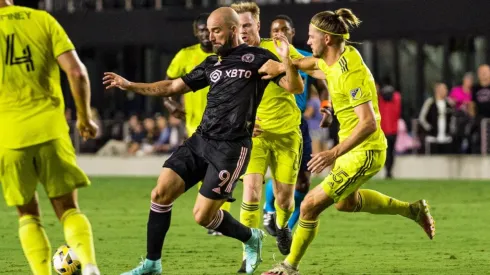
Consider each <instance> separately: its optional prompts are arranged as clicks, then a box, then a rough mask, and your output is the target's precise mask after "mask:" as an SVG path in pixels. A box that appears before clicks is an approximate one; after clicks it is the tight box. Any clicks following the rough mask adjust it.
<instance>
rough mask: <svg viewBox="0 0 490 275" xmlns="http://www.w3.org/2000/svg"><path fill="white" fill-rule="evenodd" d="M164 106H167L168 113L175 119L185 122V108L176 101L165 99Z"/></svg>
mask: <svg viewBox="0 0 490 275" xmlns="http://www.w3.org/2000/svg"><path fill="white" fill-rule="evenodd" d="M163 106H165V108H167V110H168V112H169V113H170V114H171V115H173V116H174V117H176V118H178V119H181V120H183V121H185V111H184V108H183V107H182V105H181V104H179V103H178V102H177V101H175V100H173V99H171V98H169V97H165V98H164V99H163Z"/></svg>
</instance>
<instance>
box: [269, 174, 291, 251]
mask: <svg viewBox="0 0 490 275" xmlns="http://www.w3.org/2000/svg"><path fill="white" fill-rule="evenodd" d="M294 190H295V185H294V184H285V183H281V182H279V181H277V180H274V196H275V198H276V199H275V203H274V205H275V208H276V227H277V228H276V235H277V236H276V242H277V247H278V248H279V251H280V252H281V254H283V255H288V254H289V252H290V249H291V242H292V236H291V229H290V228H289V226H288V220H289V218H290V217H291V214H292V213H293V211H294Z"/></svg>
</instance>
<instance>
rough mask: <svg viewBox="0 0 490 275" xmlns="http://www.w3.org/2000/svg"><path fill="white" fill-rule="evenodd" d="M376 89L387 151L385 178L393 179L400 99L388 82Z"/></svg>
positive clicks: (377, 86)
mask: <svg viewBox="0 0 490 275" xmlns="http://www.w3.org/2000/svg"><path fill="white" fill-rule="evenodd" d="M376 88H377V89H378V104H379V113H380V114H381V129H382V130H383V132H384V133H385V135H386V139H387V141H388V149H387V151H386V152H387V154H386V163H385V167H386V177H387V178H389V179H391V178H393V164H394V161H395V144H396V138H397V133H398V120H399V119H400V117H401V112H402V105H401V104H402V102H401V101H402V99H401V95H400V92H398V91H396V90H395V88H394V87H393V86H391V85H390V84H389V81H387V82H386V83H384V86H383V87H382V88H379V84H376Z"/></svg>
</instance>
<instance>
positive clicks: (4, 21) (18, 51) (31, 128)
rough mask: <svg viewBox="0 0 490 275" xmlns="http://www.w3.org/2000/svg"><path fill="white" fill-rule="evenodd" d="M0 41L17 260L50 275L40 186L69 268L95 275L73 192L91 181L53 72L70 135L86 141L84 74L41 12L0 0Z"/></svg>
mask: <svg viewBox="0 0 490 275" xmlns="http://www.w3.org/2000/svg"><path fill="white" fill-rule="evenodd" d="M0 37H1V40H0V48H2V49H3V50H2V62H1V64H0V76H1V77H0V79H1V80H0V125H2V128H3V130H2V133H1V134H0V182H1V183H2V189H3V195H4V197H5V201H6V202H7V205H9V206H15V207H16V208H17V212H18V214H19V239H20V243H21V245H22V249H23V251H24V254H25V256H26V258H27V261H28V262H29V265H30V267H31V270H32V273H34V274H43V275H45V274H51V270H52V266H51V257H52V254H51V246H50V243H49V240H48V237H47V235H46V232H45V230H44V228H43V226H42V223H41V217H40V209H39V203H38V197H37V193H36V187H37V183H38V182H40V183H41V184H42V185H43V187H44V190H45V191H46V193H47V195H48V197H49V199H50V200H51V204H52V205H53V208H54V211H55V212H56V215H57V217H58V218H59V219H60V221H61V223H62V225H63V230H64V233H65V240H66V242H67V244H68V245H69V246H70V247H71V248H72V249H73V250H74V251H75V253H76V254H77V255H78V257H79V259H80V263H75V262H74V263H73V265H72V266H71V268H73V270H76V269H78V267H77V264H78V265H80V264H81V266H82V272H83V274H84V275H87V274H91V275H95V274H99V271H98V268H97V266H96V260H95V251H94V243H93V237H92V229H91V225H90V222H89V220H88V219H87V217H86V216H85V215H84V214H83V213H81V212H80V209H79V207H78V202H77V188H80V187H84V186H88V185H89V184H90V181H89V179H88V178H87V176H86V175H85V173H83V171H82V170H81V169H80V168H79V167H78V166H77V163H76V156H75V150H74V148H73V145H72V144H71V140H70V136H69V134H68V130H69V129H68V124H67V123H66V119H65V116H64V111H65V109H64V107H65V105H64V99H63V93H62V91H61V86H60V74H59V67H58V65H59V66H60V67H61V69H62V70H63V71H64V72H65V73H66V75H67V77H68V81H69V83H70V87H71V92H72V94H73V97H74V100H75V104H76V109H77V119H78V120H77V128H78V130H79V131H80V134H81V135H82V137H83V138H85V139H87V138H94V137H95V134H96V133H97V126H96V124H95V123H94V122H93V121H92V119H91V111H90V85H89V79H88V76H87V71H86V68H85V66H84V65H83V64H82V62H81V61H80V60H79V58H78V55H77V53H76V51H75V47H74V46H73V44H72V42H71V41H70V39H69V38H68V36H67V35H66V33H65V31H64V30H63V28H62V27H61V26H60V24H59V23H58V22H57V21H56V20H55V19H54V18H53V17H52V16H51V15H50V14H49V13H47V12H45V11H40V10H35V9H30V8H26V7H20V6H15V5H13V1H10V0H0ZM4 50H5V51H4ZM3 54H5V55H3ZM3 58H5V59H3Z"/></svg>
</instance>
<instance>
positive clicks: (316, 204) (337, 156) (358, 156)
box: [262, 9, 435, 275]
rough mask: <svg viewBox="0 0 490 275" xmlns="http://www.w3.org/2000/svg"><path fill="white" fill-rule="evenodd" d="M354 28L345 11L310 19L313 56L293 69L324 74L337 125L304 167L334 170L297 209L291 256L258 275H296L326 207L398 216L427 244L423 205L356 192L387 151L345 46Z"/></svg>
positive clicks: (361, 69)
mask: <svg viewBox="0 0 490 275" xmlns="http://www.w3.org/2000/svg"><path fill="white" fill-rule="evenodd" d="M359 24H360V21H359V19H358V18H357V17H356V16H355V15H354V14H353V13H352V11H351V10H349V9H339V10H337V11H335V12H332V11H324V12H320V13H318V14H316V15H315V16H313V18H312V19H311V22H310V25H309V33H308V34H309V39H308V45H310V46H311V49H312V51H313V56H314V57H307V58H304V59H301V60H298V61H297V62H295V64H296V65H297V67H298V69H302V70H303V69H304V70H310V71H311V70H318V69H319V70H321V71H323V72H324V73H325V76H326V80H327V83H328V90H329V93H330V96H331V98H332V104H333V108H334V109H335V112H336V115H337V117H338V120H339V122H340V132H339V136H340V143H339V144H338V145H337V146H335V147H334V148H332V149H331V150H327V151H323V152H320V153H318V154H316V155H314V156H313V158H312V159H311V161H310V162H308V169H309V170H310V171H311V172H312V173H320V172H321V171H322V170H323V169H325V168H326V167H327V166H329V165H331V164H334V167H333V169H332V171H331V172H330V174H329V175H328V176H327V178H326V179H325V180H324V181H323V182H322V183H321V184H320V185H318V186H317V187H315V188H314V189H313V190H312V191H310V192H309V193H308V195H307V196H306V198H305V200H304V201H303V203H302V204H301V214H300V221H299V225H298V228H297V229H296V231H295V233H294V237H293V244H292V246H291V253H290V254H289V255H288V256H287V258H286V259H285V261H284V262H282V263H280V264H279V265H277V266H276V267H275V268H273V269H272V270H270V271H268V272H264V273H262V274H263V275H273V274H276V275H277V274H283V275H291V274H299V272H298V265H299V263H300V261H301V258H302V257H303V255H304V254H305V252H306V249H307V248H308V246H309V245H310V243H311V242H312V240H313V238H314V237H315V236H316V234H317V232H318V226H319V220H318V218H319V216H320V214H321V213H322V212H323V211H324V210H325V209H327V208H328V207H330V206H331V205H332V204H335V208H337V210H339V211H346V212H368V213H372V214H389V215H400V216H403V217H406V218H409V219H412V220H414V221H416V222H417V223H418V224H419V225H420V226H421V227H422V228H423V229H424V231H425V232H426V234H427V235H428V236H429V238H430V239H432V238H433V237H434V235H435V225H434V220H433V218H432V216H431V215H430V212H429V206H428V204H427V202H426V201H425V200H419V201H417V202H414V203H408V202H403V201H399V200H397V199H394V198H391V197H389V196H386V195H384V194H381V193H379V192H376V191H374V190H368V189H359V188H360V186H361V185H362V184H363V183H365V182H366V181H367V180H369V179H370V178H371V177H373V176H374V175H375V174H376V173H378V172H379V171H380V170H381V169H382V167H383V165H384V162H385V159H386V147H387V145H386V138H385V135H384V134H383V132H382V130H381V127H380V119H381V118H380V115H379V109H378V101H377V95H376V87H375V83H374V79H373V76H372V75H371V72H370V71H369V69H368V68H367V67H366V65H365V64H364V62H363V60H362V57H361V55H360V54H359V52H358V51H357V50H356V49H355V48H354V47H352V46H348V45H346V41H347V40H348V39H349V32H350V30H351V29H352V28H354V27H357V26H358V25H359ZM280 47H281V48H283V49H284V48H286V47H287V40H286V39H283V40H281V45H280ZM265 68H266V67H265ZM267 70H268V71H269V72H272V71H273V70H272V69H267ZM272 75H274V74H273V73H272Z"/></svg>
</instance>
